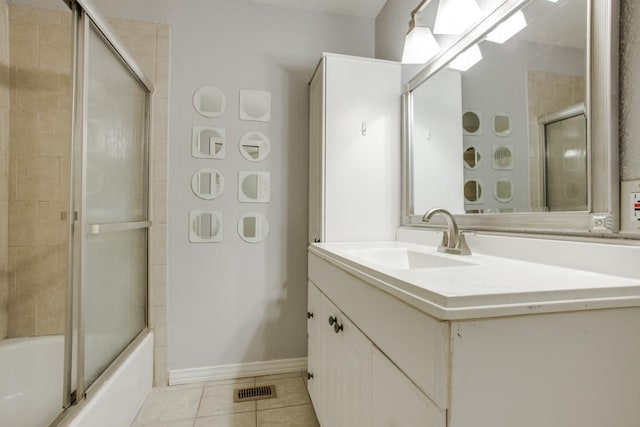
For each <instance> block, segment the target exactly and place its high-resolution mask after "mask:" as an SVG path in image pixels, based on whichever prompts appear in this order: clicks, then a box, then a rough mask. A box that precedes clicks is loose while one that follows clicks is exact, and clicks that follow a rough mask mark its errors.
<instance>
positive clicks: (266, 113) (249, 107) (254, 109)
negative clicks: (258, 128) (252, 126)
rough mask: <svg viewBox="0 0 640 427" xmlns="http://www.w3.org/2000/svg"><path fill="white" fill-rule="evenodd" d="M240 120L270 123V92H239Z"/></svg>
mask: <svg viewBox="0 0 640 427" xmlns="http://www.w3.org/2000/svg"><path fill="white" fill-rule="evenodd" d="M240 120H251V121H254V122H270V121H271V92H265V91H262V90H241V91H240Z"/></svg>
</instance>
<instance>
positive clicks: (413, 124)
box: [402, 0, 619, 233]
mask: <svg viewBox="0 0 640 427" xmlns="http://www.w3.org/2000/svg"><path fill="white" fill-rule="evenodd" d="M439 3H440V2H426V3H425V7H424V10H422V12H421V17H422V18H423V24H424V25H425V26H427V27H429V28H433V26H432V25H433V23H434V20H435V16H436V12H437V8H438V4H439ZM617 3H618V2H617V1H616V0H601V1H598V2H589V1H585V0H562V1H558V2H551V1H547V0H514V1H510V2H504V1H497V2H493V3H492V4H491V5H489V6H487V7H485V6H484V5H482V10H483V11H485V12H488V13H489V15H488V16H487V17H486V18H481V21H480V22H479V23H478V24H477V25H475V26H474V27H473V28H471V29H470V30H468V32H467V33H465V34H464V35H462V36H460V37H451V36H449V37H450V38H449V39H447V38H445V37H443V36H441V35H439V34H436V32H435V31H434V36H435V38H436V41H437V42H438V44H439V45H440V46H441V47H442V50H441V51H440V53H438V54H437V55H436V56H435V57H434V58H433V59H432V60H431V61H430V62H429V63H427V64H426V65H425V67H424V68H423V69H422V70H421V71H419V72H418V73H417V74H416V75H415V77H413V78H412V79H411V80H410V81H409V82H408V84H407V85H406V91H405V97H404V101H405V107H406V108H405V109H404V111H405V115H404V117H405V120H406V122H405V124H406V129H410V130H412V131H411V132H407V133H406V134H405V135H406V137H405V144H406V147H405V148H406V149H405V150H404V152H405V153H406V154H407V158H406V159H405V162H404V165H405V166H406V167H405V169H404V170H405V175H406V176H405V181H404V183H405V186H404V191H405V197H404V200H405V203H404V204H403V215H402V218H403V220H402V222H403V224H405V225H413V224H416V225H418V224H420V215H421V214H424V212H425V211H426V210H428V209H429V208H433V207H436V206H438V207H444V208H449V209H450V210H452V211H455V212H459V211H458V206H459V205H456V204H455V202H454V201H452V203H451V204H446V203H443V202H442V200H438V201H437V202H438V204H437V205H434V204H432V203H434V202H433V201H432V198H431V197H428V198H426V199H425V196H424V195H423V194H418V193H419V192H425V191H427V192H428V191H429V189H428V188H427V189H425V186H422V185H421V183H422V182H435V181H437V180H439V179H442V176H443V174H442V170H441V169H443V168H445V167H446V170H447V171H448V172H447V175H444V176H447V178H448V179H450V180H452V181H454V182H455V181H457V180H458V179H459V176H460V175H462V176H463V182H466V181H469V180H470V179H482V180H483V181H484V182H485V183H491V188H490V189H489V191H492V190H493V183H495V182H496V181H497V180H498V179H500V178H504V176H501V174H502V175H504V171H505V170H509V171H512V172H510V173H509V176H508V179H509V180H510V181H511V183H512V195H513V198H512V199H511V201H510V202H509V206H504V205H501V202H499V201H498V200H496V199H495V198H494V197H484V201H483V203H482V204H478V205H475V206H473V207H472V208H473V210H474V211H476V212H482V215H475V216H474V215H470V216H465V217H464V218H461V222H462V223H464V224H467V225H468V226H469V227H477V228H478V229H491V230H507V229H508V230H531V231H534V232H556V233H557V232H559V233H566V232H567V230H573V231H574V232H576V231H577V230H579V232H581V233H594V232H597V233H604V232H610V231H616V229H617V226H618V224H617V221H615V219H616V218H617V211H618V210H619V206H618V205H617V204H616V199H617V196H616V194H617V193H618V191H617V190H616V188H617V184H618V182H619V167H618V166H619V164H618V161H617V158H616V156H615V153H617V152H618V148H617V144H618V140H617V136H616V132H617V122H616V120H615V119H616V111H617V108H618V104H617V99H616V97H615V94H616V93H615V91H614V90H612V88H616V87H617V86H616V85H617V78H618V76H617V74H616V73H613V74H612V73H611V72H610V70H612V69H614V70H615V69H616V66H617V63H616V60H615V58H616V57H617V52H618V51H617V48H618V46H617V44H616V43H615V42H613V43H612V40H613V41H615V39H616V36H617V25H618V22H617V20H616V19H615V16H616V15H617V8H618V4H617ZM430 19H431V21H430ZM507 23H508V24H507ZM512 24H513V25H512ZM475 45H478V46H479V47H480V48H481V52H482V59H481V60H480V62H479V63H478V64H477V65H476V66H473V67H471V68H468V69H467V70H466V71H463V72H456V71H453V70H452V69H451V68H450V67H449V64H450V63H451V61H452V60H453V59H455V58H456V57H457V56H459V55H460V54H461V53H464V52H466V51H468V50H469V49H470V48H471V47H472V46H475ZM588 67H590V72H587V70H588ZM449 73H456V74H457V75H458V76H459V78H460V82H459V83H458V84H457V85H456V84H453V83H452V84H451V85H450V86H449V92H450V93H451V95H449V96H447V97H445V98H443V99H446V103H447V104H452V105H453V104H454V103H457V104H458V105H460V106H461V107H460V109H459V110H457V112H456V109H454V108H451V109H446V111H447V112H448V114H449V116H444V115H443V114H437V113H438V112H431V113H433V114H431V115H425V114H424V111H423V110H424V109H423V108H422V107H421V105H423V104H425V102H426V101H425V100H426V99H429V100H430V101H431V102H434V98H433V97H431V92H432V91H433V87H434V85H433V84H431V85H430V82H432V81H434V80H437V81H438V82H440V81H441V80H442V78H443V76H446V75H448V74H449ZM429 85H430V90H426V91H425V90H421V89H422V87H423V86H429ZM456 87H458V88H460V89H456V90H451V89H452V88H453V89H455V88H456ZM587 88H589V89H590V90H591V93H592V94H599V95H597V96H592V97H587V96H586V92H587ZM458 91H459V92H458ZM458 93H459V99H458V98H457V97H458ZM452 98H456V99H452ZM581 104H584V110H585V111H586V114H584V116H583V118H582V119H581V120H582V123H581V124H580V125H579V126H572V127H571V129H569V125H562V126H561V127H563V128H564V129H562V130H560V129H557V132H556V131H553V129H551V131H552V132H554V133H555V134H556V135H554V137H557V138H562V139H564V140H570V139H571V138H573V137H574V136H575V138H576V140H579V141H580V142H579V143H577V142H576V143H575V144H573V145H572V147H571V148H570V149H569V150H565V152H564V154H563V153H562V152H559V151H558V152H557V153H556V152H554V151H553V149H548V147H546V146H545V144H546V141H545V138H544V134H545V132H546V131H549V130H550V127H548V126H547V127H546V130H545V126H542V125H541V124H540V122H539V119H540V118H541V117H545V118H549V117H550V116H554V114H555V113H557V112H560V111H564V110H566V109H568V108H570V107H571V106H575V105H581ZM444 110H445V108H443V111H444ZM469 110H472V111H474V112H478V113H480V114H481V115H480V116H479V117H478V119H479V120H477V121H476V120H475V119H474V118H473V117H472V116H468V117H467V118H466V120H465V121H466V123H465V126H461V124H459V125H458V132H459V133H460V139H461V140H462V141H459V139H458V138H454V137H453V135H449V136H448V138H447V139H449V140H450V141H454V144H458V143H460V146H459V147H458V148H457V150H458V153H460V154H458V156H457V158H458V162H459V163H458V164H457V165H456V164H454V163H452V162H450V161H449V160H447V159H448V158H446V159H445V157H444V156H443V157H442V158H441V159H440V162H447V163H446V164H445V165H444V166H443V168H441V169H436V168H434V167H433V166H432V165H431V164H430V163H425V162H424V160H423V158H422V157H420V159H416V158H415V157H416V156H417V155H420V153H421V150H422V147H421V146H422V145H423V144H424V142H423V140H422V139H415V138H416V137H417V136H420V135H419V134H418V132H417V131H416V129H428V130H429V134H431V135H436V134H438V133H442V130H441V129H439V128H440V127H443V128H447V129H448V127H449V126H451V124H456V123H460V121H461V115H462V112H467V111H469ZM504 113H507V114H504ZM436 117H437V118H438V120H434V118H436ZM482 120H485V121H486V122H487V123H486V124H487V125H488V126H489V128H488V129H491V130H488V129H487V130H486V131H485V129H484V128H485V125H484V123H483V122H482ZM478 121H479V122H480V126H479V129H482V131H483V132H484V134H483V135H469V134H468V133H469V132H468V131H469V130H471V131H474V130H477V129H478V126H477V122H478ZM474 124H475V125H476V126H474ZM470 126H471V127H470ZM461 127H462V129H460V128H461ZM465 127H466V128H468V129H467V130H465V129H464V128H465ZM559 127H560V126H559ZM487 134H490V135H487ZM485 136H486V137H487V138H486V139H483V138H484V137H485ZM496 137H501V138H508V139H507V140H505V141H504V142H507V141H508V144H501V143H499V142H498V141H496V140H495V138H496ZM489 138H491V139H489ZM587 140H589V141H591V144H590V145H588V146H586V145H585V144H584V143H585V142H586V141H587ZM492 144H495V145H496V146H495V147H493V149H492V150H491V151H489V146H491V145H492ZM552 144H553V142H552ZM469 146H476V147H487V149H486V151H484V152H483V153H482V154H483V155H484V156H483V157H485V159H483V160H488V161H487V162H486V163H487V166H490V165H491V166H490V167H484V165H480V167H479V168H478V169H477V170H470V169H469V168H468V165H466V164H465V161H464V160H465V156H464V154H463V151H464V148H463V147H469ZM583 147H586V148H583ZM461 154H462V155H461ZM469 156H470V154H468V155H467V158H469ZM489 156H491V158H489ZM556 157H557V159H556ZM461 158H462V160H463V161H462V162H460V159H461ZM548 159H550V160H551V172H552V174H553V173H554V171H555V172H558V173H560V172H561V174H559V175H558V174H557V173H556V176H560V177H563V178H561V179H563V180H564V182H574V181H575V182H579V183H580V184H579V185H577V186H570V187H567V186H565V188H564V191H563V190H562V189H561V187H562V186H554V188H555V189H558V195H559V196H562V198H563V199H566V196H570V197H574V196H575V197H577V195H576V194H577V193H580V194H581V196H580V203H576V204H569V203H568V202H567V200H564V201H563V202H561V203H560V202H558V203H559V204H556V206H555V207H554V206H553V204H554V202H553V201H552V200H551V199H550V197H549V191H548V190H547V188H548V187H549V185H550V180H553V179H554V178H553V177H551V178H549V177H547V176H546V175H547V174H548V172H549V171H548V169H549V165H548V164H547V161H548ZM556 160H557V162H556ZM570 169H572V170H574V171H575V172H576V174H580V179H578V180H574V179H568V178H567V176H568V175H567V173H568V171H569V170H570ZM588 176H590V177H591V178H592V179H589V180H587V179H586V178H587V177H588ZM583 183H584V185H583ZM578 187H579V188H580V191H579V192H576V191H573V190H576V189H577V188H578ZM462 188H463V185H459V186H458V185H456V186H455V188H454V190H453V191H452V192H454V193H456V195H457V197H458V198H459V200H463V195H462V194H459V193H460V190H458V189H462ZM485 190H487V189H486V188H485ZM563 193H564V194H563ZM425 200H427V201H428V203H426V204H425ZM443 200H444V199H443ZM420 201H422V202H420ZM418 202H420V203H418ZM505 209H506V210H505ZM466 210H467V211H468V210H469V209H466ZM508 210H513V214H509V213H505V214H501V215H498V214H497V213H496V212H508ZM552 210H558V211H563V212H564V214H563V215H550V214H549V213H548V212H549V211H552ZM602 218H607V220H602ZM609 219H613V221H610V220H609Z"/></svg>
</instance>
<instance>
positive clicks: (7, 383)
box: [0, 333, 153, 427]
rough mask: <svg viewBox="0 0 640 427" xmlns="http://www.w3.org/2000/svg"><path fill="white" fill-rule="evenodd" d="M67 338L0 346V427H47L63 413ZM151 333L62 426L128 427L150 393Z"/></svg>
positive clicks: (25, 340)
mask: <svg viewBox="0 0 640 427" xmlns="http://www.w3.org/2000/svg"><path fill="white" fill-rule="evenodd" d="M63 372H64V337H63V336H47V337H34V338H11V339H5V340H2V341H0V426H1V427H5V426H7V427H9V426H10V427H46V426H48V425H49V423H50V422H51V421H53V420H54V419H55V418H56V417H57V416H58V415H59V414H60V413H61V412H62V393H63V390H62V388H63V384H62V381H63ZM152 377H153V334H151V333H150V334H148V335H147V336H146V337H145V338H144V340H142V342H140V343H139V344H138V346H137V347H136V348H135V349H134V350H133V351H132V353H131V354H130V355H129V357H128V358H127V359H126V360H125V361H124V362H123V363H122V364H121V365H120V366H118V368H117V369H116V370H115V372H114V374H113V376H112V377H111V378H110V379H109V380H108V381H105V382H104V384H102V385H101V386H100V387H98V389H97V390H96V391H95V392H94V393H92V394H91V396H89V397H88V398H87V399H86V400H83V401H81V403H80V404H78V405H77V406H74V407H72V408H71V410H70V411H69V413H68V416H67V417H66V418H65V419H64V420H62V421H61V422H60V424H59V426H60V427H113V426H128V425H130V424H131V422H132V421H133V419H134V418H135V415H136V412H137V411H138V409H139V408H140V407H141V406H142V403H143V402H144V399H145V397H146V395H147V394H148V392H149V391H150V390H151V383H152Z"/></svg>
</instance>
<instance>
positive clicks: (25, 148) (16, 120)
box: [9, 108, 38, 157]
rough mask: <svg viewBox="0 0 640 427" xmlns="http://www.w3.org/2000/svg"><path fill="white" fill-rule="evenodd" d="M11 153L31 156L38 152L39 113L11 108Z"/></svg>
mask: <svg viewBox="0 0 640 427" xmlns="http://www.w3.org/2000/svg"><path fill="white" fill-rule="evenodd" d="M10 117H11V124H10V133H9V141H10V144H9V146H10V148H9V150H10V153H11V156H14V157H17V156H24V157H31V156H34V155H36V154H37V152H38V114H37V113H32V112H28V111H24V110H21V109H19V108H12V109H11V116H10Z"/></svg>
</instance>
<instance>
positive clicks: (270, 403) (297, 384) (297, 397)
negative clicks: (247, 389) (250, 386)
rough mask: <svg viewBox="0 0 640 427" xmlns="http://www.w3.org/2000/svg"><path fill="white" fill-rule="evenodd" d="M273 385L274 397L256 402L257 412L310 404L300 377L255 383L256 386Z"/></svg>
mask: <svg viewBox="0 0 640 427" xmlns="http://www.w3.org/2000/svg"><path fill="white" fill-rule="evenodd" d="M267 384H274V385H275V386H276V395H277V396H278V397H276V398H274V399H263V400H258V410H263V409H271V408H281V407H283V406H292V405H302V404H305V403H310V400H309V394H308V393H307V388H306V387H305V385H304V381H303V380H302V377H301V376H299V375H296V376H295V377H294V378H285V379H281V380H273V381H268V382H264V381H256V385H267Z"/></svg>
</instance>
